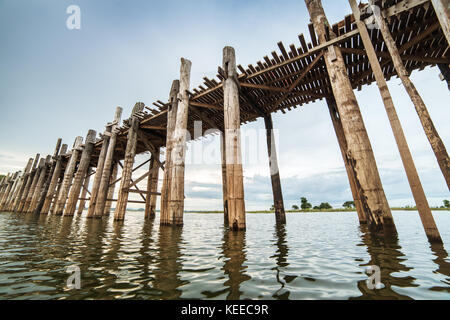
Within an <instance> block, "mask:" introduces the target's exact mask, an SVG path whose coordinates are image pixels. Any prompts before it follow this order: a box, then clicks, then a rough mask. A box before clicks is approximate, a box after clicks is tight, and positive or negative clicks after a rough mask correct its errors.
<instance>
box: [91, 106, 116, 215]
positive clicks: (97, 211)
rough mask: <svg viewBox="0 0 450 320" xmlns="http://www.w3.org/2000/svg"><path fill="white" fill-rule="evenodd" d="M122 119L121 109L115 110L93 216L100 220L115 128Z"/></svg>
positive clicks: (109, 173)
mask: <svg viewBox="0 0 450 320" xmlns="http://www.w3.org/2000/svg"><path fill="white" fill-rule="evenodd" d="M121 117H122V108H121V107H117V108H116V114H115V116H114V122H113V124H112V126H111V137H110V138H109V145H108V150H107V151H106V157H105V164H104V165H103V173H102V177H101V179H100V186H99V187H98V194H97V199H96V204H95V210H94V216H95V217H96V218H101V217H102V215H103V214H104V213H105V206H106V199H107V196H108V190H109V184H110V177H111V172H112V167H113V161H114V150H115V148H116V141H117V127H118V124H119V123H120V119H121Z"/></svg>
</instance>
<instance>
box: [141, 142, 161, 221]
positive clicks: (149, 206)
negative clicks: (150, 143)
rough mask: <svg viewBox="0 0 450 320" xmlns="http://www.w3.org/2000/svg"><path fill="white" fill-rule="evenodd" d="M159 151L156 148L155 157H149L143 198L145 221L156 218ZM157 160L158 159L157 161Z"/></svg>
mask: <svg viewBox="0 0 450 320" xmlns="http://www.w3.org/2000/svg"><path fill="white" fill-rule="evenodd" d="M159 153H160V149H159V148H158V149H157V150H156V152H155V155H152V156H151V161H150V168H149V170H150V174H149V176H148V180H147V196H146V198H145V219H154V218H155V216H156V200H157V198H158V196H157V194H156V193H157V192H158V177H159V165H158V161H157V158H156V157H158V158H159ZM158 160H159V159H158Z"/></svg>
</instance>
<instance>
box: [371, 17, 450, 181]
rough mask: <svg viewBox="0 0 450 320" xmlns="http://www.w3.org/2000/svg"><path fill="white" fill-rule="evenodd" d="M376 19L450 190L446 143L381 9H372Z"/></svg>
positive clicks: (449, 164)
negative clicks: (408, 69) (403, 58)
mask: <svg viewBox="0 0 450 320" xmlns="http://www.w3.org/2000/svg"><path fill="white" fill-rule="evenodd" d="M372 11H373V16H374V18H375V21H376V23H377V25H378V27H379V29H380V32H381V34H382V36H383V39H384V43H385V44H386V47H387V49H388V51H389V53H390V55H391V57H392V62H393V64H394V67H395V70H396V71H397V75H398V76H399V78H400V79H401V80H402V83H403V86H404V87H405V89H406V92H407V93H408V95H409V97H410V98H411V101H412V102H413V104H414V107H415V108H416V111H417V114H418V115H419V119H420V122H421V123H422V126H423V129H424V130H425V134H426V135H427V138H428V140H429V142H430V144H431V147H432V149H433V151H434V154H435V155H436V158H437V161H438V163H439V167H440V168H441V171H442V174H443V175H444V178H445V181H446V182H447V187H448V188H449V190H450V158H449V156H448V153H447V150H446V149H445V145H444V143H443V142H442V139H441V137H440V136H439V134H438V132H437V130H436V128H435V127H434V124H433V121H432V120H431V117H430V114H429V113H428V109H427V107H426V106H425V102H424V101H423V100H422V97H421V96H420V94H419V92H418V91H417V89H416V87H415V86H414V84H413V83H412V81H411V79H409V73H408V71H407V70H406V68H405V65H404V64H403V61H402V59H401V57H400V52H399V51H398V49H397V45H396V43H395V41H394V39H393V38H392V35H391V32H390V31H389V27H388V25H387V23H386V21H385V19H384V18H383V17H382V16H381V14H380V12H379V10H372Z"/></svg>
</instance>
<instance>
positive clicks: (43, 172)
mask: <svg viewBox="0 0 450 320" xmlns="http://www.w3.org/2000/svg"><path fill="white" fill-rule="evenodd" d="M51 160H52V156H50V155H48V156H47V158H46V159H45V161H44V165H43V166H42V168H41V172H40V173H39V180H38V182H37V184H36V189H35V190H34V194H33V198H32V199H31V203H30V207H29V208H28V212H29V213H32V212H34V210H35V209H36V206H37V204H38V201H39V196H40V195H41V192H42V188H44V183H45V180H46V178H47V175H48V168H49V167H50V163H51Z"/></svg>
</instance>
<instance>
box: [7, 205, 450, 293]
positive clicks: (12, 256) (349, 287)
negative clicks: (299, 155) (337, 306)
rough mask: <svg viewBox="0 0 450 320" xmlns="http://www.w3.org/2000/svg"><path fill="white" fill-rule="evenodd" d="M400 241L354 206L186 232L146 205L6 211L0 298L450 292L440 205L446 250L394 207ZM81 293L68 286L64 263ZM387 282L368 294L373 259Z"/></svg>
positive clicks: (194, 217) (200, 219) (201, 225)
mask: <svg viewBox="0 0 450 320" xmlns="http://www.w3.org/2000/svg"><path fill="white" fill-rule="evenodd" d="M393 214H394V218H395V221H396V224H397V229H398V232H399V237H398V239H397V238H396V239H380V238H376V237H374V236H373V235H371V234H370V233H368V232H366V230H364V228H360V227H359V225H358V220H357V217H356V213H320V214H319V213H311V214H300V213H297V214H294V213H293V214H288V217H287V220H288V221H287V222H288V223H287V226H286V227H278V228H277V227H276V226H275V223H274V217H273V215H263V214H248V215H247V225H248V229H247V231H246V232H239V233H235V232H228V231H227V230H225V229H224V227H223V215H222V214H214V215H211V214H209V215H203V214H186V215H185V225H184V227H183V228H178V229H177V228H175V229H173V228H170V227H162V228H160V227H159V218H158V217H157V219H156V220H155V222H149V221H144V219H143V213H134V212H133V213H132V212H130V213H128V214H127V216H126V221H125V223H124V224H117V223H114V221H112V218H110V219H109V220H103V221H102V220H100V221H99V220H89V221H87V220H86V219H85V215H83V216H76V217H74V218H62V217H55V216H48V217H46V216H33V215H21V214H10V213H0V299H115V298H116V299H198V298H200V299H386V298H389V299H411V298H413V299H450V258H449V257H448V256H447V252H446V251H445V249H444V248H446V249H447V250H450V212H445V211H440V212H435V213H434V216H435V219H436V223H437V225H438V227H439V229H440V231H441V235H442V237H443V239H444V242H445V244H444V246H432V247H430V245H429V243H428V242H427V240H426V237H425V235H424V232H423V230H422V226H421V224H420V219H419V217H418V214H417V212H398V211H396V212H394V213H393ZM72 265H78V266H79V267H80V269H81V289H79V290H76V289H72V290H71V289H68V288H67V287H66V281H67V278H68V277H69V276H70V274H69V273H66V269H67V267H68V266H72ZM368 265H378V266H379V267H380V268H381V282H382V283H383V284H384V286H385V287H384V288H383V289H380V290H369V289H368V288H367V285H366V279H367V275H366V274H365V269H366V266H368Z"/></svg>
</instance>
